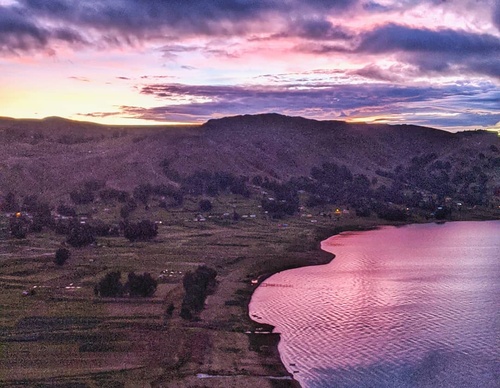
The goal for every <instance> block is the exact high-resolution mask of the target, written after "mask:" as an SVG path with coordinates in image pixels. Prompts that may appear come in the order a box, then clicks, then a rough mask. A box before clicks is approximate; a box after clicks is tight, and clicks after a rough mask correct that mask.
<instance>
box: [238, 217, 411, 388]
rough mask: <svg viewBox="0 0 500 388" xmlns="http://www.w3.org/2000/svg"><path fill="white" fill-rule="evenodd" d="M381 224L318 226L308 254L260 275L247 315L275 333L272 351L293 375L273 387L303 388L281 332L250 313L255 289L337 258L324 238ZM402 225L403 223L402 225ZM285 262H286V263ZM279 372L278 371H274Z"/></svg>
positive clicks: (284, 371) (367, 229)
mask: <svg viewBox="0 0 500 388" xmlns="http://www.w3.org/2000/svg"><path fill="white" fill-rule="evenodd" d="M387 225H395V224H387ZM381 226H386V224H376V225H345V226H335V227H333V228H325V227H320V228H317V230H316V236H315V247H314V248H312V249H310V250H307V251H306V252H304V253H305V254H306V255H300V256H301V257H300V258H298V260H299V261H298V262H294V263H293V264H291V265H290V264H288V265H283V267H281V268H278V269H277V270H276V271H273V272H266V273H263V274H260V275H259V277H258V278H259V282H258V283H257V284H256V285H255V286H254V288H253V290H252V293H251V294H250V297H249V298H248V301H247V317H248V319H249V321H250V322H251V323H252V324H253V325H254V326H255V325H259V326H264V327H266V330H268V331H269V332H270V333H272V334H273V335H275V336H276V337H277V341H275V344H274V345H273V346H274V347H273V349H272V352H273V353H274V354H275V357H276V358H277V360H276V361H277V362H279V364H280V365H281V366H282V369H283V372H282V373H285V374H287V375H288V376H290V377H291V380H288V381H286V382H285V381H279V382H278V383H277V384H276V383H272V386H273V387H276V388H301V387H302V386H301V385H300V383H299V382H298V381H297V380H296V379H295V378H294V375H293V373H290V372H289V371H288V369H287V368H286V366H285V364H284V363H283V361H282V359H281V354H280V353H279V351H278V345H279V342H280V341H281V333H274V332H273V330H274V329H275V327H274V326H273V325H271V324H261V323H259V322H256V321H254V320H252V318H251V315H250V309H249V308H250V302H251V300H252V296H253V293H254V291H255V290H256V289H257V288H258V287H259V286H260V285H261V284H262V283H263V282H264V281H265V280H266V279H268V278H270V277H271V276H273V275H275V274H277V273H279V272H282V271H287V270H291V269H297V268H303V267H309V266H316V265H326V264H329V263H330V262H332V261H333V260H334V259H335V257H336V256H335V254H334V253H330V252H327V251H325V250H323V249H322V248H321V244H322V242H323V241H324V240H326V239H328V238H330V237H333V236H337V235H339V234H341V233H343V232H366V231H370V230H376V229H378V228H380V227H381ZM401 226H402V225H401ZM284 264H285V263H284ZM274 372H277V371H274Z"/></svg>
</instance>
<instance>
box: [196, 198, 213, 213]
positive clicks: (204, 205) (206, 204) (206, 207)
mask: <svg viewBox="0 0 500 388" xmlns="http://www.w3.org/2000/svg"><path fill="white" fill-rule="evenodd" d="M198 206H199V207H200V210H201V211H202V212H209V211H210V210H212V202H210V201H209V200H208V199H202V200H201V201H200V203H199V204H198Z"/></svg>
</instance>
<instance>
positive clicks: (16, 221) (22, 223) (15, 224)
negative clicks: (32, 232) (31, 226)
mask: <svg viewBox="0 0 500 388" xmlns="http://www.w3.org/2000/svg"><path fill="white" fill-rule="evenodd" d="M10 234H11V236H12V237H15V238H17V239H23V238H26V236H27V235H28V222H27V221H26V220H25V219H23V218H12V219H11V220H10Z"/></svg>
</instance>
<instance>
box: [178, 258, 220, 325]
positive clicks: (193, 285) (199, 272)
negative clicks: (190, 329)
mask: <svg viewBox="0 0 500 388" xmlns="http://www.w3.org/2000/svg"><path fill="white" fill-rule="evenodd" d="M216 277H217V271H215V270H214V269H213V268H210V267H207V266H205V265H203V266H199V267H198V268H197V269H196V271H194V272H191V271H189V272H186V274H185V275H184V278H183V280H182V284H183V286H184V290H185V294H184V299H183V300H182V306H181V312H180V315H181V317H182V318H183V319H192V318H193V313H199V312H200V311H201V310H203V306H204V305H205V299H206V298H207V296H208V295H209V294H210V293H211V292H213V290H214V289H215V286H216V284H217V283H216V280H215V279H216Z"/></svg>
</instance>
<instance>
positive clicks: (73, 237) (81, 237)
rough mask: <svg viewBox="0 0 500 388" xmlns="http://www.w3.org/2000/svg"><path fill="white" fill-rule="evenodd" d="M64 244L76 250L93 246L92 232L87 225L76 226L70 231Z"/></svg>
mask: <svg viewBox="0 0 500 388" xmlns="http://www.w3.org/2000/svg"><path fill="white" fill-rule="evenodd" d="M66 242H67V243H68V244H69V245H71V246H72V247H76V248H80V247H84V246H86V245H90V244H93V243H94V242H95V237H94V231H93V229H92V228H91V227H90V226H89V225H87V224H83V225H82V224H76V225H74V226H73V227H72V228H71V229H70V231H69V234H68V238H67V239H66Z"/></svg>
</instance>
